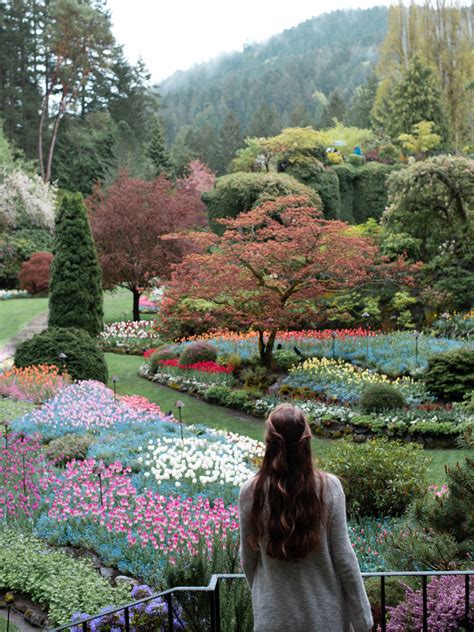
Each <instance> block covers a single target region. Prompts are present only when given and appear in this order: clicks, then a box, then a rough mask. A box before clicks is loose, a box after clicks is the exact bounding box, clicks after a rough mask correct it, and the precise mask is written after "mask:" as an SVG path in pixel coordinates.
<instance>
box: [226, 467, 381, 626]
mask: <svg viewBox="0 0 474 632" xmlns="http://www.w3.org/2000/svg"><path fill="white" fill-rule="evenodd" d="M326 480H327V483H326V490H325V492H324V500H325V503H326V506H327V508H328V521H327V527H326V528H323V530H322V532H321V545H320V547H319V548H318V550H317V551H314V552H312V553H310V554H309V555H308V556H307V557H306V558H305V559H303V560H302V561H300V562H283V561H280V560H275V559H272V558H270V557H268V555H266V553H265V551H264V550H262V549H263V548H264V547H262V545H261V546H260V550H259V551H253V550H252V549H251V548H250V547H249V545H248V537H249V533H250V511H251V507H252V500H253V482H254V479H250V480H249V481H247V482H246V483H245V484H244V485H243V487H242V489H241V491H240V499H239V510H240V529H241V547H240V554H241V561H242V567H243V569H244V572H245V576H246V577H247V581H248V583H249V585H250V588H251V590H252V603H253V612H254V622H255V624H254V631H255V632H348V631H349V630H351V624H352V626H353V628H354V630H355V632H369V631H370V630H371V629H372V625H373V622H372V615H371V611H370V605H369V601H368V599H367V595H366V593H365V589H364V584H363V581H362V577H361V575H360V570H359V565H358V563H357V558H356V556H355V554H354V551H353V550H352V546H351V543H350V540H349V535H348V532H347V523H346V500H345V496H344V491H343V489H342V485H341V483H340V481H339V479H338V478H336V477H335V476H333V475H332V474H327V479H326Z"/></svg>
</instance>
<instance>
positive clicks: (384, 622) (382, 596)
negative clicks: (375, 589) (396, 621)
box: [380, 575, 387, 632]
mask: <svg viewBox="0 0 474 632" xmlns="http://www.w3.org/2000/svg"><path fill="white" fill-rule="evenodd" d="M380 601H381V603H382V612H381V615H382V621H381V627H382V632H386V630H387V608H386V605H385V575H380Z"/></svg>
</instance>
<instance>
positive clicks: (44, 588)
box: [0, 529, 130, 625]
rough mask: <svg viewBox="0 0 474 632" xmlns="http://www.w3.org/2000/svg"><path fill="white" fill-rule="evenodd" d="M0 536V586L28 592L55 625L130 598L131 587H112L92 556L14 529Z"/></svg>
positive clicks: (1, 533)
mask: <svg viewBox="0 0 474 632" xmlns="http://www.w3.org/2000/svg"><path fill="white" fill-rule="evenodd" d="M0 537H1V541H2V546H1V547H0V590H13V591H19V592H22V593H27V594H28V595H29V596H30V597H31V599H33V601H35V602H36V603H38V604H39V605H40V606H43V607H45V608H46V609H47V611H48V618H49V621H50V622H51V623H52V624H53V625H59V624H63V623H69V622H70V620H71V617H72V615H73V614H74V613H75V612H88V613H91V614H96V613H98V612H99V610H100V609H101V608H103V607H104V605H112V604H117V605H119V604H120V603H126V602H127V601H129V600H130V595H129V590H128V588H126V587H123V586H122V587H119V588H112V587H111V586H110V584H109V583H108V582H107V581H106V580H105V579H103V578H102V577H101V576H100V575H99V574H98V573H97V571H96V570H95V568H94V566H93V564H92V562H90V561H89V560H77V559H74V558H72V557H70V556H69V555H67V554H66V553H64V552H63V551H55V550H53V549H50V548H48V547H47V546H46V545H45V544H44V543H43V542H41V540H39V539H38V538H35V537H34V536H32V535H29V534H23V533H20V532H19V531H16V530H13V529H5V530H2V531H1V532H0Z"/></svg>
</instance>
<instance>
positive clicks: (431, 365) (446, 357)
mask: <svg viewBox="0 0 474 632" xmlns="http://www.w3.org/2000/svg"><path fill="white" fill-rule="evenodd" d="M425 384H426V387H427V389H428V390H429V391H430V393H432V394H433V395H435V396H436V397H439V398H442V399H448V400H450V401H461V400H462V399H463V397H464V396H465V394H466V393H469V392H470V391H472V389H473V388H474V353H473V352H472V349H458V350H455V351H448V352H447V353H439V354H437V355H434V356H432V357H431V358H429V360H428V369H427V371H426V373H425Z"/></svg>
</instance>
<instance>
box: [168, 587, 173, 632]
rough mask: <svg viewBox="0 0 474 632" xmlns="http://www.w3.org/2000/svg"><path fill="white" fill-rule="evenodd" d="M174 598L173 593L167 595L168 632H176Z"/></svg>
mask: <svg viewBox="0 0 474 632" xmlns="http://www.w3.org/2000/svg"><path fill="white" fill-rule="evenodd" d="M172 597H173V594H172V593H168V594H167V595H166V603H167V604H168V632H174V623H173V601H172Z"/></svg>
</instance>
